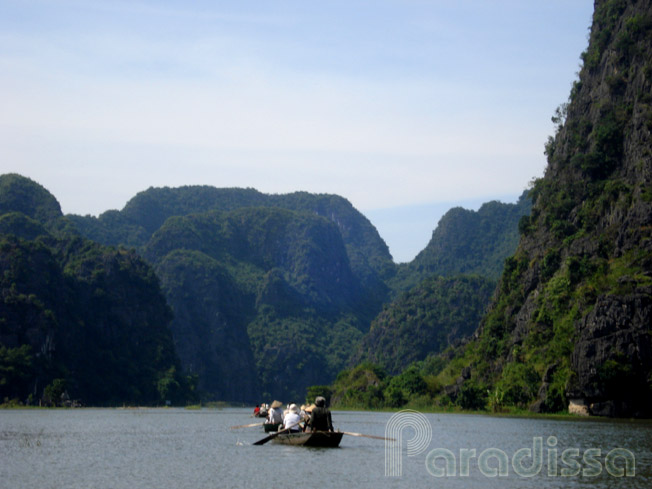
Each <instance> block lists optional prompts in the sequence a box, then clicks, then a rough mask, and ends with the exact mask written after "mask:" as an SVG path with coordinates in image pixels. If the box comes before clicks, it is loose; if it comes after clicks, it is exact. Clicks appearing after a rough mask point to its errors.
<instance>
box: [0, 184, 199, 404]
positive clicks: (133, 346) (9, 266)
mask: <svg viewBox="0 0 652 489" xmlns="http://www.w3.org/2000/svg"><path fill="white" fill-rule="evenodd" d="M0 291H1V296H0V297H1V300H0V376H1V378H0V399H2V400H5V399H14V398H16V399H19V400H20V401H22V402H25V401H26V400H27V399H30V400H31V402H34V403H37V402H39V401H45V402H47V403H58V402H60V401H61V395H62V394H63V393H64V392H67V394H68V395H69V396H71V397H72V398H73V399H78V400H81V401H82V402H83V403H88V404H93V405H119V404H120V405H121V404H123V403H130V404H159V403H164V402H165V401H167V400H169V401H172V402H176V403H182V402H185V401H187V400H192V399H193V393H192V392H191V390H192V382H190V383H189V380H188V379H187V378H186V377H185V376H183V375H182V372H181V368H180V364H179V360H178V357H177V356H176V353H175V350H174V346H173V343H172V335H171V332H170V330H169V328H168V325H169V322H170V320H171V312H170V309H169V307H168V306H167V304H166V302H165V299H164V297H163V295H162V294H161V292H160V288H159V284H158V279H157V278H156V276H155V275H154V272H153V270H152V269H151V268H150V267H149V266H148V265H147V264H146V263H145V262H144V261H143V260H142V259H141V258H140V257H139V256H138V255H136V253H134V252H131V251H125V250H116V249H112V248H107V247H104V246H101V245H99V244H97V243H94V242H91V241H89V240H86V239H83V238H81V237H79V236H76V235H74V234H72V233H71V226H70V225H69V223H67V222H66V220H65V218H64V217H63V216H62V215H61V210H60V207H59V204H58V202H57V201H56V199H55V198H54V197H53V196H52V195H51V194H50V193H49V192H48V191H47V190H45V189H44V188H43V187H41V186H40V185H38V184H36V183H35V182H33V181H31V180H29V179H27V178H24V177H21V176H19V175H13V174H9V175H3V176H0Z"/></svg>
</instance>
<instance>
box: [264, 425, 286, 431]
mask: <svg viewBox="0 0 652 489" xmlns="http://www.w3.org/2000/svg"><path fill="white" fill-rule="evenodd" d="M281 424H282V423H264V424H263V428H265V433H269V432H270V431H278V427H279V426H281Z"/></svg>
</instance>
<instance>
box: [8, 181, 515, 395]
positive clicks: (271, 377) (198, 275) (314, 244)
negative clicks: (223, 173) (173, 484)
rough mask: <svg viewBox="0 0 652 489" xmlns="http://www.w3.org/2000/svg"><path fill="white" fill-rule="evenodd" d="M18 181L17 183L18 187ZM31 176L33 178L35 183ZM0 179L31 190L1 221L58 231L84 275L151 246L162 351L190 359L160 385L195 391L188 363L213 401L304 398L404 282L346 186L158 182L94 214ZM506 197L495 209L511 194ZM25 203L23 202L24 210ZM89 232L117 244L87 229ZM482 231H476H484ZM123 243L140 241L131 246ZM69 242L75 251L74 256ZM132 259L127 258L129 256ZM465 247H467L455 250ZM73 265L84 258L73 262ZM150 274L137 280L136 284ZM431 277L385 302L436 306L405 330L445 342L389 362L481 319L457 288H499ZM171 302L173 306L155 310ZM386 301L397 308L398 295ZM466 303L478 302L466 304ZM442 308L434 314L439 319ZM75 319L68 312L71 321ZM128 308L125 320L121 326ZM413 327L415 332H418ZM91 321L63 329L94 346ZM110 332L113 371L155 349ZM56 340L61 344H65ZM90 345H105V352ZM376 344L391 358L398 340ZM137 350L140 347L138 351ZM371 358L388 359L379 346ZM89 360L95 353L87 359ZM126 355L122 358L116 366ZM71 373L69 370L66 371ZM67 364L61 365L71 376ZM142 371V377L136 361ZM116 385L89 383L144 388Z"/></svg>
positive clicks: (56, 242)
mask: <svg viewBox="0 0 652 489" xmlns="http://www.w3.org/2000/svg"><path fill="white" fill-rule="evenodd" d="M11 182H14V183H16V182H17V183H18V184H17V185H8V183H11ZM23 184H26V185H24V188H23ZM0 187H1V188H2V189H3V191H2V195H0V203H3V202H12V198H11V196H12V195H13V196H20V198H18V197H15V198H13V204H11V205H5V204H2V205H3V206H4V207H2V211H3V212H5V213H4V214H2V215H1V216H0V232H1V233H3V234H6V235H14V236H19V237H20V238H22V239H23V240H28V241H36V242H38V243H41V244H44V243H45V242H46V241H47V245H46V249H47V250H48V252H49V253H51V254H52V258H53V260H54V261H55V262H56V263H57V266H58V267H64V269H65V270H67V273H69V274H72V275H75V280H81V275H84V273H86V272H89V273H90V278H91V279H100V278H101V277H102V276H103V274H105V273H109V274H110V276H111V277H116V276H117V275H120V274H117V273H115V270H122V269H123V268H130V267H135V268H138V269H140V270H141V272H142V273H144V274H149V275H151V269H149V268H148V267H147V266H146V265H145V264H144V262H142V260H141V258H140V257H142V258H144V259H145V260H146V261H147V262H148V263H149V264H150V265H151V266H152V267H153V269H154V271H155V273H156V277H155V280H153V281H151V280H150V279H148V280H150V285H149V287H150V289H151V293H152V294H154V293H155V289H156V290H160V291H161V292H162V293H163V295H164V296H165V302H167V305H165V304H160V303H159V305H158V306H157V307H155V308H154V309H156V310H157V311H158V312H155V311H154V309H152V311H151V312H152V315H156V314H158V315H159V316H158V318H159V319H158V320H157V321H158V322H159V323H161V324H166V325H167V324H169V330H170V331H171V332H172V340H173V345H172V344H171V343H170V342H168V344H167V346H165V347H164V350H165V351H168V350H170V349H171V348H172V346H173V348H172V350H173V353H172V356H173V357H174V358H176V355H177V354H178V356H179V358H180V359H181V362H180V363H174V362H173V364H170V365H171V366H172V367H174V368H172V369H171V368H170V367H168V368H167V370H165V372H167V373H165V375H163V374H160V373H159V374H157V375H158V377H157V379H158V380H160V381H161V382H162V383H161V386H168V387H167V392H170V389H171V388H172V387H174V388H176V389H177V390H178V392H179V393H182V392H183V393H185V394H184V395H186V394H188V392H189V389H190V388H191V387H192V383H190V384H189V383H188V379H187V378H186V377H185V376H184V375H185V374H183V373H182V370H185V371H186V372H187V373H188V374H192V375H194V376H196V378H197V379H198V381H199V388H200V389H201V393H202V395H203V398H204V399H224V400H231V401H255V400H259V399H260V398H261V396H262V397H263V398H267V397H281V398H288V399H289V398H297V399H299V398H301V397H302V396H303V395H304V393H305V388H306V387H307V386H309V385H313V384H323V383H327V382H329V381H331V380H332V379H333V378H335V376H336V374H337V373H338V372H339V371H341V370H342V368H344V367H345V366H347V365H349V362H350V361H351V358H352V356H354V355H355V354H356V351H357V348H358V345H359V344H360V341H361V340H362V338H363V336H364V335H365V333H366V332H367V331H368V329H369V325H370V324H371V323H372V320H373V319H374V318H375V317H376V315H377V314H378V313H379V312H380V311H381V309H382V307H383V304H387V303H388V301H389V300H390V299H391V295H392V294H393V293H394V292H392V291H391V287H392V286H393V284H392V280H394V279H395V277H396V271H397V268H398V267H397V266H396V265H395V264H394V263H393V262H392V260H391V256H390V255H389V252H388V250H387V246H386V245H385V243H384V242H383V241H382V239H381V238H380V237H379V236H378V233H377V231H376V230H375V228H374V227H373V226H372V225H371V223H369V221H368V220H367V219H366V218H365V217H364V216H362V215H361V214H360V213H359V212H358V211H356V210H355V209H354V208H353V207H352V206H351V204H350V203H349V202H348V201H346V199H343V198H341V197H338V196H333V195H312V194H308V193H305V192H297V193H293V194H288V195H264V194H261V193H259V192H257V191H255V190H252V189H215V188H212V187H201V186H200V187H180V188H178V189H169V188H163V189H149V190H147V191H145V192H141V193H140V194H138V195H137V196H136V197H134V198H133V199H132V200H131V201H129V203H128V204H127V205H126V206H125V208H124V209H123V210H122V211H108V212H105V213H104V214H102V215H101V216H100V217H99V218H92V217H90V216H86V217H80V216H71V215H69V216H65V217H64V216H61V211H60V207H59V204H58V202H57V201H56V199H55V198H54V197H53V196H52V195H51V194H49V192H47V191H46V190H45V189H43V188H42V187H41V186H40V185H38V184H35V183H34V182H32V181H30V180H29V179H25V178H24V177H20V176H18V175H5V176H3V177H2V179H1V180H0ZM495 204H496V205H495V207H501V206H502V204H497V203H495ZM492 205H493V204H492ZM21 206H22V207H21ZM511 206H513V205H511ZM14 209H22V210H23V211H24V212H26V213H27V214H24V213H23V212H15V211H14ZM498 214H500V213H496V215H498ZM43 215H45V216H50V217H52V218H51V219H45V220H43V221H42V222H41V221H39V220H37V219H35V218H34V217H40V216H43ZM32 216H33V217H32ZM453 221H454V219H453ZM474 225H476V224H474V223H473V222H472V223H471V224H469V223H466V225H465V226H457V227H456V226H452V227H453V229H463V230H465V232H468V231H469V229H471V228H473V226H474ZM514 226H515V225H514ZM80 234H83V235H86V236H87V238H91V239H93V240H99V241H102V242H103V243H104V244H105V245H111V246H117V247H118V249H115V248H112V247H108V248H107V247H105V246H102V245H100V244H97V243H94V242H91V241H87V240H86V239H84V238H81V237H80V236H79V235H80ZM472 234H473V236H474V237H476V238H478V239H479V237H480V235H481V234H482V233H477V232H473V233H472ZM476 238H474V239H476ZM11 239H13V238H11ZM122 246H133V247H135V248H134V249H133V250H132V251H129V252H127V251H125V250H124V249H123V248H121V247H122ZM480 248H482V249H485V250H486V249H489V248H491V247H480ZM64 250H76V251H74V252H72V251H71V252H66V253H68V254H66V253H64ZM26 253H27V254H28V255H31V254H32V253H36V251H35V250H32V249H30V250H29V251H27V252H26ZM66 256H69V257H72V258H70V259H68V258H66ZM112 256H113V257H114V258H111V257H112ZM127 257H130V258H129V259H128V260H127V261H128V262H129V263H130V264H127V263H125V262H124V261H125V260H126V259H127ZM463 258H464V257H463V256H461V255H459V256H457V257H456V258H455V259H456V260H459V259H463ZM489 259H490V258H489ZM112 260H117V261H116V262H115V263H116V265H117V268H116V267H110V266H108V265H106V264H107V263H110V262H112ZM9 261H11V260H9ZM69 263H84V264H85V265H84V266H83V267H81V268H79V267H77V268H75V267H71V266H69ZM102 263H104V264H105V265H101V264H102ZM460 266H462V267H463V265H460ZM111 270H114V271H111ZM139 273H140V272H139ZM139 273H136V276H134V277H132V279H130V280H131V281H132V282H138V280H139V279H137V276H138V275H139ZM78 275H79V277H78ZM84 276H86V275H84ZM125 278H126V277H125ZM421 278H426V281H425V282H424V283H423V285H422V286H421V287H417V288H416V289H415V291H414V293H412V294H411V295H410V296H409V297H410V299H408V300H407V301H406V302H401V300H400V299H399V301H398V302H397V306H396V313H391V314H389V315H388V313H385V316H387V317H398V316H401V314H403V312H401V311H402V310H403V311H404V312H405V311H408V310H409V309H410V308H412V307H413V306H415V307H417V308H418V309H419V310H424V311H427V318H429V319H428V321H427V323H428V324H427V325H426V326H425V328H426V329H424V327H422V326H423V325H421V324H419V325H417V324H416V323H414V321H407V323H408V326H405V327H402V328H401V329H400V332H401V335H403V333H405V336H406V337H407V338H411V339H414V338H422V339H423V335H424V334H426V335H430V333H432V335H433V338H435V339H437V341H435V339H433V340H432V341H424V342H422V343H423V344H419V347H420V348H417V349H415V350H414V352H411V353H415V355H413V356H411V355H408V356H407V357H405V356H403V353H405V351H403V352H402V353H401V351H398V350H397V351H396V352H389V355H387V357H386V360H387V361H390V359H394V360H396V362H398V363H396V364H395V368H401V367H402V366H404V365H405V364H406V362H408V361H411V360H412V359H420V358H423V356H424V355H430V354H431V353H433V352H430V351H426V350H428V348H429V346H427V345H430V346H431V347H432V348H433V349H434V350H436V351H439V349H440V347H444V346H446V345H448V344H449V343H451V342H452V343H455V342H456V341H457V338H459V337H463V336H465V335H468V334H469V333H470V331H471V330H472V329H473V328H474V327H475V326H474V325H475V324H476V323H477V318H476V317H475V316H473V318H472V320H471V321H467V320H468V318H469V317H471V316H469V314H476V315H477V314H479V312H478V311H479V310H480V309H482V307H484V302H483V301H486V297H485V298H484V299H483V298H479V297H467V299H468V301H467V302H468V304H466V305H465V307H464V308H460V307H458V306H456V305H455V304H454V302H455V300H454V298H451V297H449V299H450V300H448V299H444V300H443V301H441V304H439V305H436V304H435V302H437V301H439V300H440V299H441V298H443V297H445V296H446V292H447V290H448V289H450V290H451V291H452V290H457V291H458V292H459V291H460V290H463V291H464V293H467V292H469V291H472V290H475V291H481V290H485V292H486V291H487V290H489V289H490V285H489V282H487V281H486V280H484V279H481V278H479V277H478V278H473V279H467V278H451V279H450V280H449V279H447V280H443V279H439V278H436V277H434V276H433V277H432V278H428V274H427V273H424V274H423V275H421V276H420V277H417V278H415V279H413V280H412V282H414V283H417V281H418V280H420V279H421ZM84 280H86V279H84ZM469 280H470V282H469ZM408 281H409V280H408ZM93 283H95V282H93ZM101 283H102V285H98V286H97V290H98V291H100V290H104V287H106V286H107V284H108V283H109V282H107V280H106V278H103V279H101ZM455 284H457V285H455ZM464 284H467V285H469V284H471V285H470V286H469V287H467V286H465V285H464ZM88 286H89V287H90V286H92V284H90V285H88ZM112 287H115V288H116V291H115V294H113V293H106V292H104V293H103V294H104V296H106V297H112V299H111V300H118V301H119V300H121V299H120V297H124V300H125V301H126V302H125V304H124V308H123V309H124V310H129V308H130V307H131V306H130V304H133V301H134V300H136V298H138V300H146V301H148V303H154V302H156V301H153V300H150V299H146V297H147V296H146V295H145V296H143V295H142V294H139V293H138V292H137V290H133V291H132V292H131V293H128V294H126V295H125V296H121V295H120V294H121V292H119V290H121V287H122V286H121V285H120V283H119V282H116V283H113V285H112ZM460 287H461V288H460ZM75 290H76V294H81V296H79V297H78V296H75V295H74V294H73V298H72V299H70V300H71V301H73V302H75V301H77V302H79V304H82V303H83V304H85V305H86V306H87V307H89V311H90V310H92V309H90V305H89V304H90V303H89V302H88V300H90V299H88V298H87V296H88V293H87V290H86V289H85V287H79V288H75ZM158 293H159V294H160V292H158ZM480 295H482V294H480ZM485 295H487V294H484V295H482V297H484V296H485ZM127 296H129V297H127ZM417 299H418V300H421V299H423V301H424V305H415V304H414V301H415V300H417ZM435 299H436V300H435ZM476 299H478V300H477V301H476ZM168 305H169V307H170V309H171V311H170V309H166V310H158V309H157V308H158V307H159V306H161V307H164V308H167V307H168ZM433 305H434V308H433ZM476 305H478V307H475V306H476ZM440 306H441V307H440ZM467 306H468V307H467ZM112 307H115V308H117V309H119V308H118V306H112ZM152 307H153V306H152ZM387 307H388V308H389V309H390V310H391V309H392V308H393V307H394V306H387ZM73 308H74V307H73ZM446 308H448V309H447V310H444V309H446ZM469 308H471V309H473V311H472V312H469V311H470V309H469ZM100 309H102V308H100ZM435 310H436V312H434V311H435ZM170 312H172V314H170ZM397 314H398V316H397ZM134 315H135V316H137V317H138V314H136V313H134ZM406 317H408V316H406ZM418 317H420V316H418ZM432 318H435V319H437V320H436V321H434V322H433V321H430V319H432ZM69 319H70V318H67V317H66V318H65V321H68V320H69ZM124 319H126V318H122V319H120V321H121V322H120V324H122V323H124ZM408 319H409V317H408ZM91 320H92V321H94V322H96V323H97V324H98V325H101V324H105V323H106V321H105V320H104V319H102V318H101V317H97V318H91V317H88V318H84V319H81V320H80V319H77V321H78V322H79V321H81V322H82V323H83V322H85V321H91ZM65 321H64V322H65ZM460 321H462V322H464V321H466V322H465V324H461V323H460ZM467 323H468V324H467ZM471 323H473V325H472V326H470V325H471ZM374 324H377V326H374V331H373V332H372V333H371V334H370V336H369V338H376V340H377V339H378V338H382V337H385V333H388V332H389V331H390V330H389V329H387V330H384V328H385V326H382V325H383V324H384V323H383V319H382V315H381V318H380V319H379V320H378V321H376V322H375V323H374ZM413 327H414V331H410V330H411V328H413ZM428 328H430V329H428ZM437 328H439V329H441V331H438V330H437ZM383 330H384V332H383V333H380V332H381V331H383ZM84 331H85V330H83V329H82V330H76V329H75V328H71V329H70V335H69V336H66V337H65V338H66V339H65V341H66V342H67V343H69V344H71V345H79V344H80V343H79V342H80V341H81V342H82V343H81V344H84V341H86V340H84V339H83V336H84ZM444 331H445V332H444ZM392 334H393V333H392ZM390 336H391V334H390ZM444 336H445V337H446V339H445V341H443V338H444ZM59 338H60V339H61V338H64V337H63V336H59ZM168 339H169V338H168ZM376 340H373V341H372V340H367V341H368V342H367V343H365V345H367V346H366V351H367V353H370V354H372V350H374V349H375V348H376V346H377V345H378V344H381V343H382V342H383V341H384V340H382V341H381V342H380V343H375V341H376ZM440 340H442V341H440ZM62 341H63V340H62ZM102 341H103V340H102ZM166 341H168V340H166ZM433 341H434V343H433ZM99 343H101V344H104V343H102V342H101V341H100V342H99ZM385 343H386V342H385ZM408 343H409V341H408ZM108 344H109V343H106V344H104V345H105V346H106V345H108ZM110 344H112V345H113V347H115V348H118V349H119V350H120V354H119V355H116V354H113V355H112V358H111V362H114V363H111V365H114V368H115V369H116V371H121V372H126V370H125V369H126V368H127V366H128V365H131V364H134V362H136V364H138V362H140V361H141V360H142V359H144V358H148V356H147V355H149V354H147V353H145V352H141V353H138V350H137V349H136V350H134V349H133V348H131V347H128V346H126V345H123V346H122V347H118V346H117V345H118V344H117V343H110ZM406 344H407V343H406ZM99 348H100V350H101V349H102V348H104V346H100V347H99ZM424 348H425V349H424ZM59 350H60V351H63V346H60V347H59ZM87 350H88V351H89V352H94V353H93V354H97V355H100V357H101V355H102V352H101V351H99V350H98V351H95V350H93V349H88V348H87ZM399 350H400V349H399ZM378 353H379V354H381V356H385V354H386V353H388V352H380V351H379V352H378ZM129 355H140V356H141V357H143V358H142V359H131V358H130V357H129ZM413 357H414V358H413ZM170 358H172V357H170ZM369 358H380V357H374V356H373V354H372V355H371V356H370V357H369ZM90 359H91V356H90V354H89V356H88V357H87V358H86V361H90ZM150 360H151V358H150ZM394 360H391V361H394ZM175 361H176V360H175ZM177 362H178V361H177ZM120 363H123V364H124V368H122V369H120V368H117V365H118V364H120ZM109 370H110V369H108V370H104V371H102V372H99V371H96V370H93V369H92V368H91V369H88V376H87V378H86V379H85V380H84V381H83V382H84V383H85V384H84V385H85V386H86V387H85V389H86V390H85V391H84V390H83V389H81V390H80V389H77V391H76V392H82V391H84V392H87V393H88V392H90V391H89V390H88V385H90V382H91V379H92V378H94V379H95V381H97V380H98V379H102V378H103V377H104V376H106V375H108V374H109V373H110V372H109ZM127 370H128V369H127ZM146 370H147V369H144V367H143V371H146ZM61 372H64V373H65V369H64V370H63V371H61ZM64 373H60V374H58V375H60V376H61V377H62V378H63V377H66V375H64ZM131 375H132V376H134V373H133V371H131ZM93 376H95V377H93ZM68 377H69V378H70V379H72V377H71V376H68ZM159 377H160V378H159ZM288 379H291V380H290V381H288ZM158 380H157V382H158ZM75 382H76V383H77V384H79V383H80V382H81V381H75ZM70 385H74V383H72V384H70ZM157 385H158V384H157ZM170 386H171V387H170ZM157 389H158V387H157ZM110 390H111V391H112V392H113V397H111V396H108V395H107V393H106V392H105V393H92V394H85V396H84V397H85V401H86V402H94V403H100V404H101V403H114V402H119V398H122V399H123V400H126V402H135V401H134V399H138V396H135V395H133V393H132V394H130V395H127V394H125V392H124V391H120V390H119V389H113V388H112V389H110ZM138 390H141V391H142V388H140V389H138ZM150 394H151V393H150ZM159 394H160V393H159ZM160 395H162V394H160ZM130 396H131V397H130ZM148 399H149V400H148V401H146V402H160V399H159V400H158V401H156V400H152V398H151V397H150V398H148ZM177 399H180V394H179V395H178V396H177ZM140 402H144V403H145V401H140Z"/></svg>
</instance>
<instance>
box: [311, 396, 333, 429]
mask: <svg viewBox="0 0 652 489" xmlns="http://www.w3.org/2000/svg"><path fill="white" fill-rule="evenodd" d="M310 428H311V429H312V431H335V430H334V429H333V420H332V419H331V412H330V410H329V409H328V408H327V407H326V399H325V398H324V397H322V396H317V398H316V399H315V407H313V408H312V410H311V413H310Z"/></svg>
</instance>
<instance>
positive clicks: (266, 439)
mask: <svg viewBox="0 0 652 489" xmlns="http://www.w3.org/2000/svg"><path fill="white" fill-rule="evenodd" d="M302 422H303V420H301V421H299V422H297V423H294V424H293V425H291V426H288V427H287V428H283V429H282V430H279V431H277V432H276V433H272V434H271V435H269V436H266V437H265V438H263V439H262V440H258V441H257V442H256V443H254V445H264V444H265V443H267V442H268V441H269V440H271V439H272V438H276V437H277V436H278V435H280V434H281V433H283V432H285V431H288V430H291V429H292V428H294V427H295V426H296V425H298V424H300V423H302Z"/></svg>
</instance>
